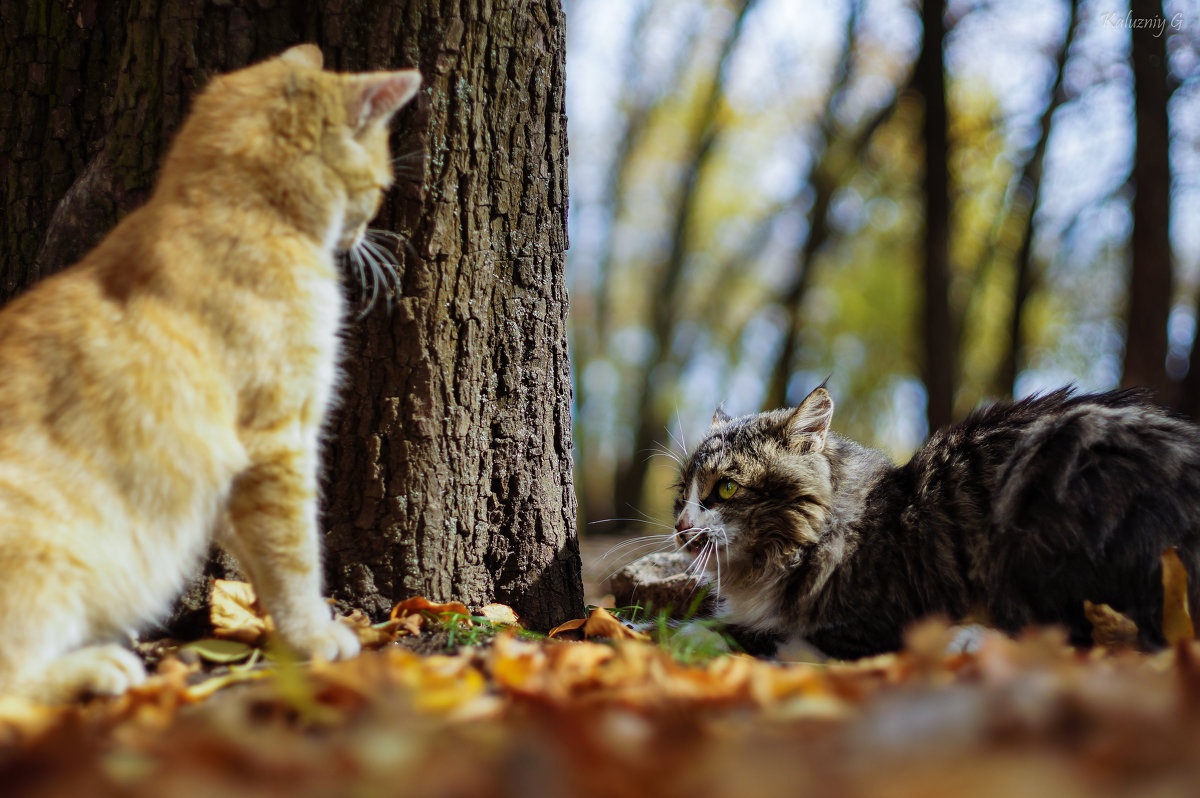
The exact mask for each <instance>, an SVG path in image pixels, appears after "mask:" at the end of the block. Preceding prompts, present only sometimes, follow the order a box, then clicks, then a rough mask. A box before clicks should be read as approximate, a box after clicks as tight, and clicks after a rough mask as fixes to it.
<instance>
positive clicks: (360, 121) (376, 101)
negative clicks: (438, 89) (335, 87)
mask: <svg viewBox="0 0 1200 798" xmlns="http://www.w3.org/2000/svg"><path fill="white" fill-rule="evenodd" d="M419 88H421V73H420V72H418V71H417V70H415V69H404V70H400V71H399V72H366V73H363V74H360V75H353V76H351V78H350V90H349V94H348V96H347V97H346V103H347V107H346V110H347V111H348V112H349V119H350V124H351V126H352V127H354V129H355V130H362V129H363V128H365V127H366V126H367V125H370V124H374V123H377V122H383V123H385V124H386V123H387V121H388V120H389V119H391V118H392V114H394V113H396V112H397V111H399V110H400V108H401V107H403V105H404V104H405V103H406V102H408V101H409V100H411V99H412V98H413V96H414V95H415V94H416V93H417V89H419Z"/></svg>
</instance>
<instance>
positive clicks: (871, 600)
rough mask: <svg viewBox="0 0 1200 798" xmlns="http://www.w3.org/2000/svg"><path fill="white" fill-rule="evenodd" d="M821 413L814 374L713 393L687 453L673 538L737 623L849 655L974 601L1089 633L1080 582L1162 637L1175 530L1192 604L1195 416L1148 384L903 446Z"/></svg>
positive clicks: (1055, 396)
mask: <svg viewBox="0 0 1200 798" xmlns="http://www.w3.org/2000/svg"><path fill="white" fill-rule="evenodd" d="M832 416H833V400H832V398H831V397H830V395H829V393H828V391H826V390H825V389H824V388H823V387H822V388H818V389H817V390H815V391H813V393H811V394H810V395H809V396H808V398H807V399H805V400H804V402H803V404H801V405H800V407H798V408H795V409H792V410H775V411H771V412H767V413H761V414H758V415H752V416H745V417H742V418H737V419H731V418H729V417H727V416H725V415H724V414H722V413H720V412H719V411H718V414H717V416H716V417H715V418H714V419H713V426H712V428H711V430H710V431H709V432H708V434H707V436H706V438H705V440H704V441H703V442H702V443H701V444H700V445H699V447H698V448H697V449H696V450H695V452H693V453H692V454H691V455H690V456H689V457H688V458H687V460H686V461H685V463H684V466H683V472H682V479H681V482H680V492H679V495H678V498H677V500H676V503H675V519H676V533H675V534H676V538H677V541H678V542H679V544H680V545H682V546H683V547H684V548H686V549H687V550H689V551H691V552H693V553H695V554H697V555H703V559H704V560H705V563H706V567H707V568H708V569H709V571H710V572H711V573H712V575H713V576H714V577H716V578H717V579H718V582H719V587H718V590H719V592H720V593H721V595H722V597H723V599H724V611H725V613H726V615H727V617H728V619H729V621H731V622H732V623H733V624H734V625H736V626H739V627H742V628H744V629H747V630H749V631H751V632H756V633H767V634H769V635H774V636H777V637H791V636H803V637H805V638H807V639H808V640H809V642H811V643H812V644H813V645H815V646H817V647H818V648H820V649H822V650H823V651H825V652H826V653H828V654H830V655H832V656H835V657H859V656H864V655H869V654H874V653H878V652H884V651H889V650H893V649H896V648H898V647H899V646H900V643H901V632H902V630H903V629H904V627H905V626H906V625H907V624H909V623H910V622H911V621H913V620H915V619H917V618H920V617H922V616H924V615H928V614H931V613H941V614H944V615H947V616H949V617H951V618H954V619H962V618H964V617H967V616H969V615H976V614H978V613H980V612H982V613H983V614H984V617H986V618H987V619H988V622H989V623H990V624H991V625H993V626H995V627H997V628H1000V629H1003V630H1008V631H1012V632H1015V631H1018V630H1020V629H1022V628H1023V627H1025V626H1027V625H1030V624H1061V625H1063V626H1065V627H1066V629H1067V630H1068V632H1069V634H1070V638H1071V641H1072V642H1073V643H1075V644H1077V645H1088V644H1089V643H1090V632H1091V626H1090V624H1089V622H1088V621H1087V619H1086V618H1085V617H1084V610H1083V602H1084V600H1085V599H1087V600H1090V601H1092V602H1097V603H1099V602H1103V603H1106V604H1109V605H1111V606H1112V607H1113V608H1115V609H1117V610H1118V611H1120V612H1123V613H1124V614H1125V615H1127V616H1129V617H1130V618H1131V619H1133V621H1134V622H1136V623H1137V626H1138V629H1139V635H1140V643H1141V644H1142V645H1144V646H1146V647H1147V648H1154V647H1160V646H1162V645H1164V644H1165V640H1164V639H1163V635H1162V611H1163V610H1162V608H1163V588H1162V582H1161V562H1160V556H1161V554H1162V552H1163V550H1164V549H1166V548H1167V547H1169V546H1177V547H1178V549H1179V554H1180V557H1181V558H1182V560H1183V562H1184V564H1185V566H1186V567H1187V570H1188V573H1189V575H1190V580H1189V581H1190V585H1189V594H1190V595H1189V601H1190V605H1191V606H1192V607H1197V606H1200V568H1198V566H1200V427H1197V426H1196V425H1195V424H1192V423H1190V422H1188V421H1184V420H1182V419H1179V418H1176V417H1174V416H1172V415H1170V414H1169V413H1167V412H1166V411H1164V410H1162V409H1161V408H1159V407H1156V406H1155V405H1153V404H1151V403H1149V402H1148V401H1147V400H1146V399H1145V397H1144V396H1143V395H1142V394H1141V393H1139V392H1136V391H1118V392H1113V393H1105V394H1098V395H1088V396H1083V395H1072V393H1071V391H1070V390H1061V391H1057V392H1054V393H1051V394H1049V395H1045V396H1041V397H1035V398H1031V399H1026V400H1023V401H1019V402H1015V403H1004V404H997V405H995V406H993V407H990V408H987V409H984V410H981V411H979V412H977V413H975V414H974V415H972V416H971V417H969V418H968V419H967V420H966V421H964V422H963V423H961V424H959V425H957V426H954V427H951V428H949V429H946V430H943V431H941V432H938V433H936V434H935V435H933V436H932V437H931V438H930V439H929V441H928V442H927V443H926V444H925V445H924V446H923V447H922V448H921V449H920V450H919V451H917V453H916V454H915V455H914V456H913V458H912V460H911V461H910V462H908V463H907V464H906V465H903V466H896V465H894V464H893V463H892V462H891V461H890V460H889V459H888V458H887V457H886V456H885V455H884V454H882V453H881V452H878V451H875V450H873V449H868V448H866V447H864V446H860V445H859V444H857V443H854V442H853V441H850V440H846V439H844V438H841V437H838V436H837V435H834V434H831V433H830V431H829V426H830V420H831V419H832Z"/></svg>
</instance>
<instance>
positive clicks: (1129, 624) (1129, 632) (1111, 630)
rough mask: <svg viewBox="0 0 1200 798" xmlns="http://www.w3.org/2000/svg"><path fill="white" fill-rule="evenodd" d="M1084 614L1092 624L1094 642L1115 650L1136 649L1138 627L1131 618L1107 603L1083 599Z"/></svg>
mask: <svg viewBox="0 0 1200 798" xmlns="http://www.w3.org/2000/svg"><path fill="white" fill-rule="evenodd" d="M1083 614H1084V617H1086V618H1087V619H1088V622H1089V623H1091V624H1092V643H1093V644H1095V645H1097V646H1103V647H1104V648H1110V649H1114V650H1120V649H1136V648H1137V647H1138V628H1137V624H1136V623H1134V622H1133V621H1132V620H1131V619H1130V618H1128V617H1127V616H1125V615H1122V614H1121V613H1119V612H1117V611H1116V610H1114V609H1113V608H1112V607H1110V606H1108V605H1107V604H1093V603H1092V602H1090V601H1088V600H1087V599H1084V600H1083Z"/></svg>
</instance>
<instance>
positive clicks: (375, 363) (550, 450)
mask: <svg viewBox="0 0 1200 798" xmlns="http://www.w3.org/2000/svg"><path fill="white" fill-rule="evenodd" d="M420 5H421V4H420V3H416V2H411V3H409V4H408V6H409V7H408V8H407V9H406V11H407V13H405V15H404V23H403V25H402V26H401V28H402V30H401V35H402V36H404V37H406V39H407V40H408V41H411V42H413V43H414V44H419V45H420V49H419V50H418V53H419V64H418V65H419V66H420V69H421V72H422V74H423V75H424V76H425V80H426V88H425V89H424V90H423V92H422V96H421V98H420V102H419V105H418V107H417V109H416V112H415V114H414V116H415V117H416V118H415V119H413V120H412V121H411V123H410V124H411V125H412V133H411V134H408V133H406V135H407V136H409V139H408V140H409V141H410V142H411V147H412V148H415V149H419V150H420V151H423V152H427V153H428V160H427V161H426V168H425V173H426V176H425V179H424V180H423V181H413V182H410V183H407V184H405V185H403V186H402V187H401V190H400V191H399V192H397V195H396V201H395V202H394V203H393V204H392V206H391V207H390V208H389V209H388V210H387V211H386V212H385V217H384V219H385V220H386V221H389V222H391V225H390V226H391V227H392V229H395V230H399V231H411V232H410V241H411V244H412V248H411V249H409V250H401V252H400V253H398V254H399V255H400V256H401V257H403V259H404V269H403V279H402V283H403V291H402V296H401V297H399V298H398V299H397V301H396V303H395V308H394V310H393V311H392V313H391V314H390V316H389V315H388V314H385V313H378V312H377V313H374V314H372V315H371V316H369V317H368V319H367V323H366V324H365V325H364V326H363V327H362V328H360V329H358V330H357V331H356V334H355V335H354V336H353V338H352V340H351V342H350V346H349V351H350V353H351V356H350V358H349V368H348V372H349V374H348V379H347V387H346V389H345V390H344V392H343V393H344V408H343V412H342V413H341V416H340V419H339V422H338V426H337V435H336V437H335V440H336V445H335V446H334V447H333V451H332V457H331V458H330V460H329V466H330V468H329V482H330V493H329V495H330V497H331V501H330V513H329V519H330V527H331V529H330V534H329V540H328V552H327V557H328V569H329V572H330V576H331V582H332V583H333V584H334V585H336V586H337V591H336V595H338V596H339V597H343V598H346V599H347V600H349V601H351V602H352V603H355V604H359V605H366V606H367V607H368V608H369V609H370V610H372V611H373V612H374V613H376V614H378V613H382V612H385V611H386V610H388V609H390V607H391V605H392V603H393V602H395V601H396V600H398V599H401V598H405V597H408V596H411V595H415V594H424V595H427V596H429V597H431V598H435V599H451V598H454V599H458V600H461V601H464V602H465V603H467V604H468V605H471V606H479V605H482V604H486V603H488V602H490V601H502V602H505V603H507V604H510V605H512V606H513V607H514V608H515V609H516V610H517V612H518V613H519V614H520V615H521V616H522V617H523V618H525V619H526V620H527V621H529V622H530V623H532V624H533V625H534V626H536V627H539V628H546V627H548V626H550V625H552V624H555V623H557V622H559V621H562V620H565V619H567V618H568V617H572V616H577V615H579V614H580V613H582V610H583V602H582V595H583V591H582V582H581V577H580V562H579V551H578V545H577V541H576V538H575V534H574V531H575V497H574V492H573V488H572V464H571V446H572V443H571V424H570V412H571V408H570V397H571V381H570V364H569V361H568V355H567V345H566V321H567V297H566V288H565V283H564V263H565V260H564V252H565V249H566V245H567V241H566V210H567V183H566V117H565V110H564V95H563V82H564V72H563V64H564V60H563V46H564V39H565V24H564V20H563V16H562V11H561V8H560V6H559V3H558V2H557V0H551V2H548V3H542V4H532V5H529V6H521V5H514V6H509V7H506V8H500V7H497V8H495V9H493V6H492V3H490V2H487V1H486V0H463V2H461V4H455V5H456V6H457V7H452V8H443V9H442V10H441V11H440V12H439V13H427V12H423V11H422V10H421V9H420V8H419V6H420ZM401 52H404V51H403V50H401ZM398 152H399V153H400V154H403V153H404V152H406V150H405V149H404V148H403V147H401V148H399V149H398Z"/></svg>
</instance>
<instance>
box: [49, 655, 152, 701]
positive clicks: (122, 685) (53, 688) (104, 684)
mask: <svg viewBox="0 0 1200 798" xmlns="http://www.w3.org/2000/svg"><path fill="white" fill-rule="evenodd" d="M144 681H146V668H145V666H143V665H142V660H141V659H140V658H139V657H138V656H137V655H136V654H134V653H133V652H132V651H130V650H129V649H127V648H124V647H122V646H119V645H116V644H115V643H113V644H109V645H104V646H89V647H88V648H81V649H79V650H78V651H72V652H71V653H70V654H67V655H66V656H64V657H61V658H59V659H58V660H56V661H55V662H54V663H52V664H51V665H50V667H49V668H47V669H46V673H45V674H44V677H43V678H42V679H41V680H39V682H38V683H37V684H36V685H34V686H33V687H32V688H31V690H30V692H31V693H33V695H34V696H35V697H37V698H40V699H42V700H45V701H50V702H59V701H67V700H71V699H73V698H77V697H79V696H81V695H120V694H121V693H124V692H125V691H126V690H128V689H129V688H130V687H134V686H136V685H139V684H141V683H142V682H144Z"/></svg>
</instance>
